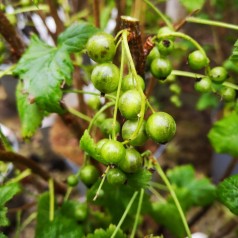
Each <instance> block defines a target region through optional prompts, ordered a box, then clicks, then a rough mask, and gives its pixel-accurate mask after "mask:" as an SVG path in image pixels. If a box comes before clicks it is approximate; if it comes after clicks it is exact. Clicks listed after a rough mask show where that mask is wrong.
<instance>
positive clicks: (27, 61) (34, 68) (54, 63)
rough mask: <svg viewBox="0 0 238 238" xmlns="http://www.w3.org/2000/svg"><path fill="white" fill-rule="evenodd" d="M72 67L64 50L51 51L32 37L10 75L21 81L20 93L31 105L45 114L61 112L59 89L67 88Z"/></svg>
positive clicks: (60, 92)
mask: <svg viewBox="0 0 238 238" xmlns="http://www.w3.org/2000/svg"><path fill="white" fill-rule="evenodd" d="M72 70H73V65H72V62H71V59H70V56H69V54H68V52H67V51H66V49H64V48H55V47H51V46H49V45H47V44H45V43H44V42H42V41H41V40H40V39H39V38H38V37H37V36H36V35H33V36H32V39H31V43H30V46H29V48H28V49H27V50H26V52H25V53H24V55H23V56H22V58H21V59H20V61H19V62H18V64H17V66H16V68H15V70H14V74H15V75H17V76H19V77H20V79H22V80H23V87H22V88H23V91H24V93H25V94H27V95H28V99H29V100H30V101H31V103H36V104H37V106H38V107H39V108H40V109H41V110H43V111H47V112H62V108H61V106H60V100H61V98H62V95H63V92H62V88H61V86H62V85H63V84H64V83H66V84H68V85H71V83H72V78H71V73H72Z"/></svg>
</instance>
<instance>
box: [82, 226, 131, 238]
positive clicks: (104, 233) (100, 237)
mask: <svg viewBox="0 0 238 238" xmlns="http://www.w3.org/2000/svg"><path fill="white" fill-rule="evenodd" d="M115 229H116V226H115V225H113V224H110V226H109V227H108V228H107V229H102V228H99V229H96V230H95V231H94V233H93V234H88V235H87V236H86V237H85V238H110V237H111V236H112V234H113V232H114V231H115ZM126 237H127V236H126V235H125V234H123V231H122V230H121V229H119V230H118V232H117V234H116V235H115V238H126Z"/></svg>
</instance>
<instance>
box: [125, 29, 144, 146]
mask: <svg viewBox="0 0 238 238" xmlns="http://www.w3.org/2000/svg"><path fill="white" fill-rule="evenodd" d="M127 35H128V31H127V30H125V31H123V33H122V43H123V45H124V48H125V53H126V56H127V59H128V61H129V65H130V69H131V72H132V76H133V77H134V78H135V80H136V85H137V90H138V91H139V93H140V96H141V110H140V113H139V122H138V125H137V128H136V130H135V131H134V133H133V134H132V135H131V138H130V139H129V140H133V139H134V138H135V137H136V136H137V134H138V132H139V130H140V128H141V126H142V123H143V119H144V115H145V102H146V97H145V95H144V93H143V90H142V88H141V87H140V86H139V85H140V84H139V80H138V78H137V72H136V69H135V65H134V62H133V59H132V56H131V52H130V48H129V45H128V42H127ZM126 142H127V141H126ZM128 142H129V141H128Z"/></svg>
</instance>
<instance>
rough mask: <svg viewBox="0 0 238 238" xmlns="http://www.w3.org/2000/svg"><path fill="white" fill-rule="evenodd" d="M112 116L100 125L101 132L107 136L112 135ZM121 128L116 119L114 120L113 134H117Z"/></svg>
mask: <svg viewBox="0 0 238 238" xmlns="http://www.w3.org/2000/svg"><path fill="white" fill-rule="evenodd" d="M112 125H113V118H107V119H105V120H104V121H103V122H102V125H101V130H102V132H103V134H104V135H105V136H109V135H112V131H113V126H112ZM120 130H121V126H120V124H119V122H118V121H116V125H115V132H116V133H115V134H116V135H117V134H118V133H119V132H120Z"/></svg>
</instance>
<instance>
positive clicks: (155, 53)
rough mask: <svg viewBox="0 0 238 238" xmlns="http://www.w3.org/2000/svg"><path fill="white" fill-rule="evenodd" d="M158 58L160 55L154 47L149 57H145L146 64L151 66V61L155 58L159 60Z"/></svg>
mask: <svg viewBox="0 0 238 238" xmlns="http://www.w3.org/2000/svg"><path fill="white" fill-rule="evenodd" d="M159 57H160V53H159V50H158V47H154V48H153V49H152V50H151V51H150V53H149V55H148V56H147V59H146V63H147V65H151V63H152V61H153V60H154V59H155V58H159Z"/></svg>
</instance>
